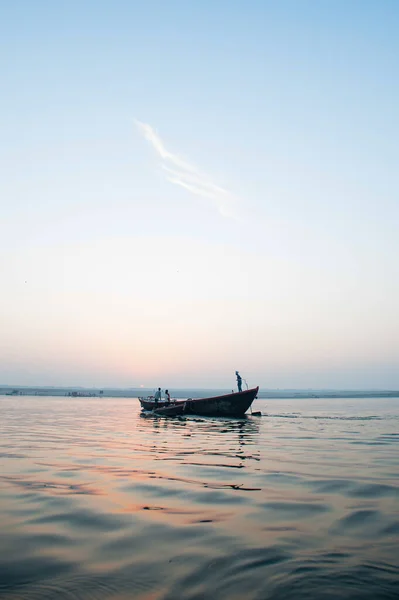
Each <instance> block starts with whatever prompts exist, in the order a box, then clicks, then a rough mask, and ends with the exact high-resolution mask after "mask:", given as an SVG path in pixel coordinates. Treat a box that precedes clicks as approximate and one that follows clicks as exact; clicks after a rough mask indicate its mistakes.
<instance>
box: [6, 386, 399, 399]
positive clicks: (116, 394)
mask: <svg viewBox="0 0 399 600" xmlns="http://www.w3.org/2000/svg"><path fill="white" fill-rule="evenodd" d="M154 389H155V388H154ZM154 389H153V388H102V389H100V388H83V387H79V386H77V387H51V386H48V387H44V386H11V385H10V386H7V385H3V386H0V395H7V396H12V397H14V396H15V397H18V396H65V397H71V396H73V397H82V398H86V397H100V398H101V397H103V398H137V397H138V396H144V397H145V396H148V395H151V394H153V392H154ZM229 392H231V389H221V388H207V389H205V388H180V389H175V390H171V393H172V397H175V398H188V397H190V398H201V397H206V396H213V395H221V394H227V393H229ZM258 398H260V399H262V398H263V399H265V398H274V399H278V398H281V399H284V398H287V399H288V398H292V399H295V398H297V399H300V398H324V399H327V398H332V399H333V398H399V390H323V389H321V390H317V389H309V390H304V389H286V390H282V389H265V390H259V394H258Z"/></svg>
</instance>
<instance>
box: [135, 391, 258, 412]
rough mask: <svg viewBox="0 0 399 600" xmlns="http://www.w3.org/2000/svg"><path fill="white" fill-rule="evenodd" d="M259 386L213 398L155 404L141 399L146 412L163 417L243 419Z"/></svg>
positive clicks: (151, 398)
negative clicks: (193, 416)
mask: <svg viewBox="0 0 399 600" xmlns="http://www.w3.org/2000/svg"><path fill="white" fill-rule="evenodd" d="M258 390H259V386H257V387H256V388H252V389H250V390H245V391H244V392H235V393H234V392H233V393H232V394H225V395H223V396H213V397H211V398H194V399H193V398H188V399H187V400H177V401H174V402H173V403H170V402H165V401H161V402H155V400H154V398H153V397H152V396H150V397H149V398H139V400H140V404H141V407H142V408H143V409H144V410H151V411H153V412H154V413H155V414H159V415H163V416H168V415H170V416H172V415H173V416H175V415H178V414H188V415H203V416H209V417H242V416H244V414H245V413H246V412H247V410H248V409H249V407H250V406H251V404H252V402H253V401H254V400H255V398H256V397H257V395H258Z"/></svg>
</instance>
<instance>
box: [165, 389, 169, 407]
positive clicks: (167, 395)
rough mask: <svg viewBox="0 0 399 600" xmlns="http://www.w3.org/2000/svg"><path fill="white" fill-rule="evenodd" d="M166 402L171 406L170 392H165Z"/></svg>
mask: <svg viewBox="0 0 399 600" xmlns="http://www.w3.org/2000/svg"><path fill="white" fill-rule="evenodd" d="M165 400H166V402H167V403H168V404H170V394H169V390H165Z"/></svg>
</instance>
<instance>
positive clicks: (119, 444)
mask: <svg viewBox="0 0 399 600" xmlns="http://www.w3.org/2000/svg"><path fill="white" fill-rule="evenodd" d="M254 408H255V409H256V410H261V411H262V412H263V413H264V414H263V416H262V417H260V418H259V417H251V416H250V417H248V418H247V419H241V420H239V419H215V418H213V419H212V418H195V417H189V418H184V419H172V418H170V419H163V418H153V417H144V416H142V415H141V414H140V410H139V406H138V401H137V400H135V399H123V398H122V399H120V398H118V399H116V398H114V399H106V398H104V399H98V398H80V399H79V398H76V399H72V398H60V397H58V398H56V397H54V398H49V397H47V398H39V397H20V398H10V397H6V396H4V397H0V410H1V422H0V433H1V437H0V492H1V494H0V533H1V536H0V596H1V598H2V599H3V600H11V599H12V600H15V599H17V598H18V599H24V600H26V599H29V600H30V599H32V600H35V599H42V598H43V599H53V598H54V599H57V600H75V599H90V600H100V599H107V600H125V599H128V598H129V599H130V598H134V599H138V600H161V599H162V600H176V599H180V598H181V599H187V600H194V599H195V600H199V599H216V600H219V599H221V600H222V599H223V600H224V599H229V600H231V599H238V598H240V599H241V598H245V599H248V600H252V599H256V600H263V599H276V600H277V599H281V600H283V599H284V600H287V599H291V598H292V599H300V598H306V599H307V600H310V599H324V598H327V599H333V598H334V599H335V598H337V599H338V598H339V599H349V598H350V599H352V598H359V599H363V598H370V599H377V600H378V599H384V598H386V599H390V598H392V599H393V598H398V597H399V583H398V581H399V580H398V577H399V567H398V565H399V547H398V540H399V514H398V509H399V494H398V485H399V484H398V475H399V468H398V465H399V400H398V399H389V400H388V399H367V400H347V399H336V400H335V399H334V400H331V399H330V400H321V399H312V400H256V401H255V404H254Z"/></svg>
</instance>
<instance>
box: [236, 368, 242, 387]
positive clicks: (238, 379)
mask: <svg viewBox="0 0 399 600" xmlns="http://www.w3.org/2000/svg"><path fill="white" fill-rule="evenodd" d="M236 377H237V387H238V391H239V392H242V377H241V375H240V374H239V372H238V371H236Z"/></svg>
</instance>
